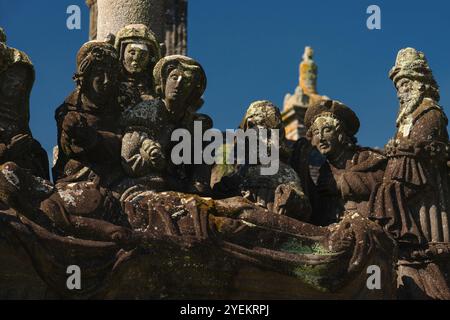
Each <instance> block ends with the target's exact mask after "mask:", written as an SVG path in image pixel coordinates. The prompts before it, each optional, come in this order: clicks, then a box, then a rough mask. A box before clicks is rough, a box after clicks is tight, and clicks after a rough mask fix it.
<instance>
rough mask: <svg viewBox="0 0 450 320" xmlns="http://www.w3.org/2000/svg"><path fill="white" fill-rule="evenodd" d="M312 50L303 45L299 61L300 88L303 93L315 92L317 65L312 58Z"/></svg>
mask: <svg viewBox="0 0 450 320" xmlns="http://www.w3.org/2000/svg"><path fill="white" fill-rule="evenodd" d="M313 55H314V51H313V49H312V48H311V47H305V53H304V54H303V61H302V62H301V63H300V88H301V89H302V91H303V93H304V94H317V65H316V63H315V62H314V60H313Z"/></svg>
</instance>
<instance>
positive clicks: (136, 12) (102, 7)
mask: <svg viewBox="0 0 450 320" xmlns="http://www.w3.org/2000/svg"><path fill="white" fill-rule="evenodd" d="M97 7H98V17H97V39H99V40H103V39H105V38H106V37H107V35H108V34H110V33H112V34H116V33H117V31H119V29H121V28H122V27H124V26H126V25H129V24H136V23H142V24H144V25H146V26H148V27H149V28H150V29H151V30H152V31H153V32H154V33H155V34H156V37H157V39H158V41H159V42H160V43H163V42H164V40H165V0H97Z"/></svg>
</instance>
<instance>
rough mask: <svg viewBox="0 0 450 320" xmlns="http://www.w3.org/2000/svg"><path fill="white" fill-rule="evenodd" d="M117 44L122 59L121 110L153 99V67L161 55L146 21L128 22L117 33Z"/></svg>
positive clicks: (120, 79)
mask: <svg viewBox="0 0 450 320" xmlns="http://www.w3.org/2000/svg"><path fill="white" fill-rule="evenodd" d="M115 47H116V50H117V52H118V54H119V60H120V77H119V81H120V85H119V91H120V94H119V104H120V107H121V110H125V109H128V108H131V107H134V106H136V105H137V104H138V103H139V102H141V101H143V100H149V99H152V98H153V97H154V95H155V87H154V81H153V68H154V66H155V64H156V63H157V62H158V60H159V59H160V58H161V52H160V47H159V43H158V41H157V40H156V36H155V34H154V33H153V32H152V31H151V30H150V29H148V28H147V26H145V25H143V24H132V25H128V26H125V27H123V28H122V29H120V30H119V31H118V32H117V35H116V39H115Z"/></svg>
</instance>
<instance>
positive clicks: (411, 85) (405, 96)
mask: <svg viewBox="0 0 450 320" xmlns="http://www.w3.org/2000/svg"><path fill="white" fill-rule="evenodd" d="M396 87H397V97H398V100H399V102H400V107H401V114H402V115H404V114H409V113H410V112H412V111H413V110H414V109H415V107H417V106H418V105H419V104H420V102H421V101H422V100H423V97H424V85H423V84H422V83H420V82H419V81H416V80H410V79H407V78H403V79H400V80H399V81H398V82H397V84H396Z"/></svg>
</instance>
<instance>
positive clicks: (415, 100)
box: [397, 90, 424, 125]
mask: <svg viewBox="0 0 450 320" xmlns="http://www.w3.org/2000/svg"><path fill="white" fill-rule="evenodd" d="M410 97H411V98H410V99H408V100H407V101H404V102H403V103H400V111H399V113H398V116H397V125H399V124H400V123H401V122H402V121H403V119H405V117H407V116H408V115H410V114H411V113H413V112H414V110H416V109H417V108H418V107H419V106H420V104H421V103H422V100H423V98H424V96H423V92H421V91H419V90H416V91H415V92H414V93H410Z"/></svg>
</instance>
